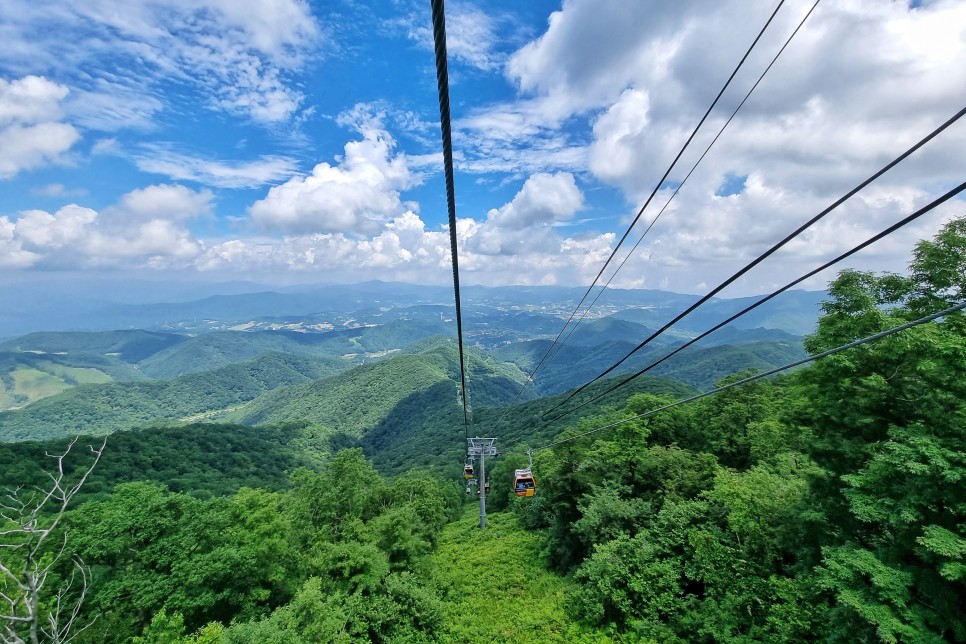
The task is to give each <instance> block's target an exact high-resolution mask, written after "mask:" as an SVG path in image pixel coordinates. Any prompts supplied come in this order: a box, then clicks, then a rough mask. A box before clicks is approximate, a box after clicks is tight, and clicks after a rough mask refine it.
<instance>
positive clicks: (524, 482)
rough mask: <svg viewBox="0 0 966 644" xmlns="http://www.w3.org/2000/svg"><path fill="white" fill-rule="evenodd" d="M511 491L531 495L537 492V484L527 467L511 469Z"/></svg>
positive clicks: (521, 494)
mask: <svg viewBox="0 0 966 644" xmlns="http://www.w3.org/2000/svg"><path fill="white" fill-rule="evenodd" d="M513 491H514V492H515V493H516V495H517V496H533V495H534V494H536V493H537V484H536V482H535V481H534V480H533V472H531V471H530V469H529V468H528V469H525V470H514V471H513Z"/></svg>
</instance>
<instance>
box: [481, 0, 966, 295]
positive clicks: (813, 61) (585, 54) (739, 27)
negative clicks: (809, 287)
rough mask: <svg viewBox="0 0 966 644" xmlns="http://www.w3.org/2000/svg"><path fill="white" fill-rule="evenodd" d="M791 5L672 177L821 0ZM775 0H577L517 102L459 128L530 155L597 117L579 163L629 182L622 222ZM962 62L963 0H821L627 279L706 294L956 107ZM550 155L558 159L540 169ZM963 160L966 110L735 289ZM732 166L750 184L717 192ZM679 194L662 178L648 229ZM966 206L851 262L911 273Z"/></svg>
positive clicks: (858, 235) (837, 247) (854, 234)
mask: <svg viewBox="0 0 966 644" xmlns="http://www.w3.org/2000/svg"><path fill="white" fill-rule="evenodd" d="M786 5H787V6H786V7H784V8H783V9H782V11H781V12H780V13H779V15H778V17H777V19H776V21H775V23H774V25H773V26H772V27H771V28H770V29H769V32H768V33H767V34H766V36H765V38H764V39H763V40H762V42H761V44H760V46H759V47H758V48H757V49H756V51H755V52H754V53H753V55H752V56H751V57H750V58H749V61H748V63H747V64H746V67H745V69H744V70H743V71H742V72H741V73H740V74H739V75H738V76H737V78H736V80H735V82H734V85H733V87H732V88H731V89H730V90H729V92H728V93H727V94H726V95H725V96H724V99H723V101H722V104H721V106H720V107H719V109H718V110H717V111H716V112H715V113H714V114H713V115H712V117H711V118H710V119H709V121H708V123H707V124H706V126H705V129H704V130H702V132H701V133H699V136H698V137H697V139H696V140H695V142H694V144H693V148H692V149H690V150H689V151H688V152H687V153H686V154H685V156H684V157H683V158H682V160H681V162H680V164H679V165H678V166H677V169H676V170H675V171H674V172H673V173H672V175H671V177H670V179H671V180H676V181H680V180H681V179H682V178H683V177H684V174H685V173H686V171H687V170H688V169H689V168H690V167H691V164H692V163H693V162H694V161H695V160H696V159H697V157H698V155H699V154H700V152H701V151H703V149H704V147H705V146H706V145H707V143H708V142H709V141H710V140H711V137H712V136H713V134H714V132H716V131H717V130H718V128H719V127H720V126H721V125H722V124H723V122H724V119H725V118H726V116H727V114H729V113H730V110H731V109H733V108H734V106H735V105H737V102H738V100H739V99H740V97H741V96H743V94H744V92H745V91H747V89H748V88H749V87H750V86H751V84H752V83H753V82H754V80H755V79H756V78H757V76H758V74H759V73H760V72H761V70H763V69H764V67H765V65H766V64H767V63H768V61H769V60H770V58H771V56H772V55H773V53H774V52H775V51H777V49H778V48H779V47H780V45H781V43H782V42H783V41H784V39H785V38H786V37H787V35H788V34H789V33H791V31H792V29H793V28H794V26H795V25H796V24H797V22H798V21H799V20H800V19H801V17H802V16H803V15H804V14H805V12H806V10H807V8H808V6H810V5H811V2H799V3H792V4H789V3H786ZM771 9H772V7H771V6H767V5H766V4H764V3H760V2H755V3H748V2H742V1H738V0H733V1H729V2H723V3H704V2H693V3H683V4H682V3H674V4H673V5H672V4H654V3H626V2H619V1H618V0H603V1H597V0H593V1H591V0H568V1H566V2H564V3H563V7H562V9H561V11H559V12H556V13H554V14H553V16H552V17H551V20H550V25H549V28H548V30H547V32H546V33H545V34H544V35H542V36H541V37H540V38H538V39H536V40H534V41H533V42H531V43H530V44H528V45H527V46H525V47H523V48H521V49H520V50H519V51H518V52H517V53H516V54H514V55H513V56H512V57H511V59H510V61H509V63H508V68H507V69H508V75H509V77H510V79H511V80H513V81H514V82H515V83H516V84H517V86H518V88H519V90H520V95H519V99H518V100H517V101H516V102H510V103H501V104H499V105H492V106H490V107H488V108H484V109H480V110H478V111H477V112H476V113H474V114H473V115H472V116H471V118H470V119H468V120H467V122H466V125H467V126H468V127H471V128H473V132H474V133H475V134H476V135H477V136H478V137H481V138H484V139H489V140H490V141H491V143H490V145H493V146H494V147H495V146H498V145H502V146H503V147H504V148H505V149H507V150H509V152H510V155H512V154H514V153H516V152H517V150H518V148H517V144H518V142H520V143H519V144H520V145H521V146H522V148H523V151H524V152H525V151H526V148H528V147H529V146H530V145H531V144H532V143H531V142H532V141H533V140H535V139H537V140H539V139H545V138H547V137H548V136H554V135H556V136H559V137H561V140H564V141H568V140H571V141H572V139H567V138H566V137H567V136H568V135H569V136H572V134H571V133H572V132H574V131H577V130H579V128H580V126H581V124H582V123H584V122H589V123H590V124H591V125H592V127H593V136H592V139H591V140H590V141H589V146H588V147H587V150H586V156H585V159H586V160H587V165H586V166H585V167H586V168H587V169H588V170H589V171H590V172H591V173H592V174H593V176H594V177H595V178H597V179H599V180H601V181H603V182H605V183H607V184H610V185H613V186H615V187H617V188H619V189H620V190H621V191H622V192H623V194H624V196H625V198H626V200H627V203H628V213H627V214H628V219H627V221H629V215H630V214H632V213H636V211H637V208H638V207H639V206H640V205H641V204H643V202H644V200H645V198H646V197H647V196H648V195H649V194H650V192H651V190H652V189H653V187H654V185H655V183H656V182H657V181H658V179H659V178H660V176H661V174H663V172H664V170H665V169H666V167H667V165H668V164H669V163H670V162H671V160H672V159H673V158H674V155H675V154H676V153H677V152H678V149H679V148H680V146H681V145H682V144H683V143H684V141H685V140H686V139H687V137H688V135H689V134H690V132H691V129H692V128H693V127H694V125H696V124H697V122H698V119H699V118H700V116H701V114H702V113H703V111H704V110H705V109H706V108H707V106H708V104H710V101H711V100H712V98H713V97H714V94H715V93H716V92H717V90H718V88H719V87H720V86H721V84H722V83H723V82H724V80H725V79H726V78H727V76H728V74H729V73H730V71H731V68H732V67H733V66H734V65H735V63H736V62H737V61H738V59H739V58H740V57H741V55H742V54H743V52H744V49H746V48H747V46H748V44H749V43H750V42H751V40H752V38H753V37H754V35H755V34H756V33H757V31H758V29H760V26H761V25H762V24H764V21H765V19H766V17H767V15H768V13H770V11H771ZM883 43H888V46H883ZM964 60H966V4H963V3H962V2H955V1H949V0H947V1H940V2H936V3H931V4H930V5H929V6H926V7H921V8H918V9H910V8H909V7H908V5H907V4H906V3H875V2H862V1H860V0H854V1H849V2H843V3H834V4H822V5H820V6H819V7H818V9H817V10H816V11H815V13H814V14H813V15H812V17H811V18H810V19H809V21H808V22H807V23H806V25H805V27H804V28H803V29H802V31H801V32H800V34H799V35H798V36H797V37H796V39H795V40H794V41H793V42H792V44H791V45H790V47H789V48H788V50H787V51H786V52H785V54H784V55H783V58H782V59H781V60H780V61H779V63H778V64H777V65H776V67H775V68H774V69H773V70H772V71H771V72H770V74H769V76H768V77H767V78H766V79H765V81H764V82H763V83H762V84H761V86H760V87H759V88H758V89H757V90H756V93H755V94H754V95H753V96H752V98H751V99H750V100H749V102H748V103H747V104H746V105H745V107H744V108H743V109H742V111H741V112H740V113H739V116H738V117H737V118H736V119H735V121H734V122H733V123H732V124H731V125H730V126H729V129H728V130H727V132H726V133H725V135H724V136H723V137H722V138H721V140H720V141H719V142H718V143H717V144H716V147H715V149H713V150H712V152H711V153H710V154H709V155H708V157H707V158H706V159H705V161H704V162H703V164H702V166H701V167H700V168H699V169H698V171H696V172H695V174H694V175H693V176H692V177H691V178H690V179H689V181H688V184H687V185H686V186H685V187H684V189H683V190H682V192H681V193H680V195H679V196H678V197H677V198H676V201H675V203H673V204H672V205H671V207H669V208H668V211H667V212H666V213H665V215H664V216H663V217H662V219H661V221H660V222H659V223H658V224H657V225H656V226H655V227H654V229H653V230H652V231H651V233H650V234H649V237H648V239H647V240H646V242H645V243H644V245H643V247H642V250H641V256H640V257H638V258H635V259H632V260H631V262H629V264H628V267H627V268H626V269H625V274H622V276H621V277H620V278H618V281H617V283H618V284H626V285H629V284H631V283H633V284H635V285H641V283H642V282H641V280H642V279H643V280H646V281H647V282H648V283H649V284H652V285H657V284H660V283H662V282H663V283H665V284H668V285H669V286H670V287H671V288H676V289H679V290H684V291H695V290H699V288H698V285H699V284H701V283H702V282H709V283H710V282H711V281H712V280H713V279H714V277H719V276H720V277H723V276H724V275H725V274H726V273H725V272H724V271H731V270H734V269H736V268H738V267H739V266H740V265H741V264H743V263H744V262H745V261H747V259H748V258H750V257H752V256H754V255H755V254H757V253H758V252H760V251H761V250H763V249H764V248H766V247H767V246H768V245H770V244H771V243H773V242H775V241H778V240H779V239H780V238H781V237H783V236H784V235H785V234H786V233H788V232H790V231H791V230H793V229H794V228H795V227H796V226H798V225H799V224H800V223H802V222H804V221H805V220H807V219H808V218H809V217H811V216H812V215H814V214H816V213H817V212H818V211H820V210H821V209H822V208H823V207H825V206H827V205H828V204H829V203H831V202H832V201H834V199H835V198H837V197H838V196H840V195H842V194H843V193H845V192H846V191H847V190H849V189H850V188H852V187H853V186H854V185H856V184H857V183H858V182H859V181H861V180H862V179H864V178H865V177H867V176H868V175H871V174H872V173H873V172H875V171H876V170H878V169H879V168H880V167H881V166H883V165H884V164H885V163H886V162H888V161H889V160H891V159H892V158H893V157H895V156H897V155H898V154H899V153H901V152H903V151H904V150H905V149H906V148H907V147H908V146H910V145H911V144H912V143H914V142H915V141H916V140H917V139H918V138H920V137H921V136H923V135H925V134H926V133H928V132H929V131H930V130H931V129H933V128H934V127H936V126H937V125H939V124H940V123H941V122H943V121H944V120H946V119H947V118H949V117H950V116H951V115H952V114H953V113H955V112H956V110H957V109H959V108H961V107H962V92H961V88H962V87H964V86H966V65H963V61H964ZM479 145H480V148H481V149H482V148H483V147H484V146H485V145H487V144H486V143H480V144H479ZM510 155H508V156H510ZM510 158H512V156H510ZM554 163H555V160H554V159H553V158H552V157H548V160H547V165H546V166H544V167H547V168H553V167H557V166H555V165H554ZM964 164H966V123H962V124H957V125H956V126H954V127H953V128H951V129H950V130H949V131H947V132H946V133H945V134H943V135H941V137H940V138H939V139H937V140H936V141H934V142H933V143H930V144H929V146H928V147H927V148H926V149H924V150H922V151H921V152H920V153H917V155H915V156H914V157H913V158H911V159H909V160H908V161H907V162H905V163H904V164H903V165H902V166H901V167H900V168H897V169H896V170H895V171H893V172H891V173H890V174H889V175H887V176H886V177H883V178H882V179H880V180H879V181H878V182H877V184H876V187H875V188H874V189H873V191H871V192H869V193H864V196H863V197H862V198H857V199H855V200H854V201H855V203H850V204H849V205H848V206H847V207H843V208H841V209H840V211H837V212H836V213H834V214H833V215H830V216H829V217H828V221H827V222H824V223H822V224H821V225H819V226H817V227H816V228H815V230H812V231H810V232H809V233H808V234H807V235H806V236H804V237H803V238H802V240H800V241H798V242H796V243H795V244H792V245H791V246H790V247H789V248H788V249H787V250H786V251H784V252H783V253H781V256H780V257H776V258H774V259H773V260H770V262H769V264H768V265H766V266H763V267H762V269H761V271H759V272H758V273H757V274H756V275H755V276H754V277H752V278H750V279H749V280H748V281H746V282H745V283H744V284H743V285H742V286H741V288H745V289H747V288H754V289H755V290H757V287H755V286H750V285H752V284H755V283H758V284H762V283H766V284H771V283H772V282H777V281H778V280H781V279H790V278H791V277H794V276H795V275H796V274H798V273H799V272H805V271H806V270H808V269H809V268H811V266H812V265H814V264H816V263H818V260H819V259H824V258H827V257H828V256H829V255H832V254H835V253H837V252H841V251H842V250H845V249H846V248H847V247H848V246H850V245H852V244H854V243H857V242H859V241H862V240H864V239H865V238H866V237H869V236H871V235H872V234H874V233H875V232H878V230H880V229H882V228H884V227H886V226H887V225H888V224H890V223H892V222H893V221H895V220H896V219H899V218H901V217H902V216H904V215H906V214H909V212H911V210H912V209H914V208H915V207H918V206H921V205H923V204H924V203H926V202H927V201H928V200H929V199H930V198H932V197H935V196H936V195H937V194H938V193H939V192H940V191H941V189H942V187H943V186H946V187H948V186H949V185H951V184H955V183H958V182H959V181H961V180H962V177H961V176H960V175H959V174H957V172H958V168H961V167H964ZM728 174H731V175H737V176H747V177H748V179H747V182H746V186H745V189H744V191H743V192H741V193H740V194H737V195H733V196H731V197H718V196H716V195H715V191H716V190H717V188H718V187H719V186H720V185H721V183H722V181H723V180H724V177H725V176H726V175H728ZM872 194H875V195H877V198H875V199H873V198H870V197H869V196H868V195H872ZM882 195H890V196H891V197H890V198H881V196H882ZM669 196H670V191H662V193H661V194H660V195H659V197H658V199H656V200H655V202H654V203H653V204H652V206H651V207H650V208H649V209H648V211H647V213H645V216H644V217H643V222H642V225H641V229H643V223H646V222H648V221H650V219H652V218H653V217H654V216H655V215H656V214H657V212H658V210H659V209H660V207H661V206H662V205H663V203H664V202H665V201H666V199H667V198H668V197H669ZM900 197H901V198H900ZM960 203H961V202H960ZM955 210H956V205H955V204H954V205H949V206H947V207H945V208H944V209H942V212H940V213H937V214H936V215H935V216H931V217H929V218H927V219H926V220H925V223H923V224H921V225H918V226H914V227H910V229H909V230H907V231H904V232H903V233H902V234H901V235H897V236H896V237H895V238H893V239H890V241H889V242H888V243H883V244H881V245H879V246H878V247H877V250H874V251H870V252H869V253H866V254H864V255H863V257H864V258H867V259H859V260H856V261H857V262H858V263H860V264H862V263H863V262H865V263H864V264H863V265H864V266H866V267H870V266H871V267H875V268H878V269H887V270H901V269H902V268H903V266H904V264H905V262H906V260H907V258H908V254H907V253H908V249H909V247H910V246H911V245H912V243H914V240H915V239H918V238H921V237H925V236H929V235H930V234H932V232H934V230H935V227H936V226H938V225H939V223H940V222H941V221H942V220H943V219H944V218H948V217H949V216H950V213H951V212H953V211H955ZM960 210H961V208H960ZM873 259H874V260H875V261H874V262H873ZM875 262H878V263H877V264H876V263H875ZM709 276H714V277H709ZM813 285H814V286H820V285H821V284H820V283H815V284H813Z"/></svg>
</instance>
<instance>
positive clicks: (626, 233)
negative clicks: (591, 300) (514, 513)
mask: <svg viewBox="0 0 966 644" xmlns="http://www.w3.org/2000/svg"><path fill="white" fill-rule="evenodd" d="M431 1H432V2H433V12H434V15H435V11H436V9H435V8H436V3H437V2H439V3H440V4H442V0H431ZM783 4H785V0H779V2H778V5H777V6H776V7H775V10H774V11H772V13H771V15H770V16H769V17H768V20H767V21H766V22H765V25H764V26H763V27H762V28H761V30H760V31H759V32H758V35H757V36H756V37H755V40H754V41H753V42H752V43H751V46H749V47H748V50H747V51H746V52H745V55H744V56H742V57H741V60H740V61H738V65H737V66H736V67H735V68H734V71H732V72H731V75H730V76H729V77H728V80H727V81H725V84H724V85H723V86H722V87H721V89H720V90H719V91H718V95H717V96H715V98H714V101H712V102H711V105H710V106H709V107H708V109H707V110H706V111H705V113H704V116H702V117H701V120H700V121H698V124H697V125H696V126H695V127H694V130H693V131H692V132H691V135H690V136H689V137H688V139H687V141H685V142H684V145H683V146H681V149H680V151H678V153H677V156H675V157H674V160H673V161H671V165H669V166H668V168H667V170H666V171H665V172H664V175H663V176H661V179H660V180H659V181H658V182H657V184H656V185H655V186H654V189H653V190H652V191H651V194H650V195H649V196H648V198H647V200H646V201H645V202H644V205H643V206H641V208H640V210H638V211H637V215H636V216H635V217H634V220H633V221H632V222H631V225H630V226H628V227H627V230H625V231H624V234H623V235H622V236H621V238H620V241H618V242H617V245H616V246H614V250H613V251H611V253H610V256H609V257H608V258H607V261H605V262H604V265H603V266H601V268H600V271H599V272H598V273H597V277H595V278H594V281H593V282H591V284H590V286H588V287H587V291H586V292H585V293H584V295H583V297H581V298H580V301H579V302H578V303H577V306H576V307H575V308H574V310H573V312H572V313H571V314H570V317H569V318H568V319H567V322H565V323H564V325H563V328H561V329H560V332H559V333H558V334H557V337H556V338H554V340H553V342H551V343H550V346H549V347H547V351H546V352H545V353H544V354H543V357H542V358H540V361H539V362H538V363H537V366H536V367H534V369H533V371H532V372H530V374H529V375H528V376H527V380H526V381H525V382H524V384H523V387H522V388H521V389H520V391H519V392H517V395H516V396H515V397H514V398H513V400H512V401H511V402H510V404H509V405H508V406H507V409H509V408H510V407H512V406H513V404H514V403H516V401H517V400H518V399H519V398H520V396H521V395H522V394H523V392H524V391H525V390H526V388H527V386H529V384H530V382H532V381H533V377H534V375H535V374H536V373H537V371H538V370H539V369H540V367H541V365H543V363H544V361H545V360H546V359H547V356H548V355H549V354H550V352H551V351H552V350H553V348H554V346H555V345H556V344H557V341H558V340H560V337H561V336H562V335H563V333H564V331H565V330H566V329H567V326H568V325H569V324H570V323H571V322H572V321H573V319H574V316H575V315H576V314H577V311H579V310H580V307H581V306H583V304H584V302H585V301H586V300H587V296H588V295H590V292H591V291H593V290H594V287H595V286H596V285H597V282H598V281H599V280H600V278H601V276H602V275H603V274H604V271H605V270H606V269H607V267H608V266H609V265H610V263H611V261H613V259H614V257H615V256H616V255H617V251H618V250H620V247H621V245H622V244H623V243H624V241H625V240H626V239H627V237H628V236H629V235H630V234H631V230H633V229H634V226H636V225H637V222H638V220H640V218H641V216H642V215H643V214H644V211H645V210H646V209H647V207H648V206H649V205H650V203H651V200H652V199H654V196H655V195H656V194H657V193H658V190H660V189H661V186H662V185H663V184H664V181H665V180H666V179H667V178H668V175H670V174H671V171H672V170H673V169H674V166H675V165H676V164H677V162H678V160H680V158H681V156H682V155H683V154H684V151H685V150H687V148H688V146H689V145H690V144H691V141H692V140H694V137H695V136H696V135H697V134H698V130H700V129H701V126H702V125H704V122H705V121H706V120H707V118H708V116H709V115H710V114H711V111H712V110H713V109H714V108H715V106H716V105H717V104H718V101H719V100H720V99H721V96H722V95H723V94H724V93H725V90H727V89H728V87H729V86H730V85H731V81H732V80H734V77H735V76H736V75H737V74H738V71H739V70H740V69H741V67H742V65H744V64H745V61H746V60H747V59H748V56H749V55H750V54H751V52H752V50H754V48H755V47H756V46H757V45H758V41H759V40H761V37H762V36H763V35H764V34H765V30H767V29H768V26H769V25H770V24H771V22H772V20H774V18H775V16H776V15H777V14H778V10H779V9H781V7H782V5H783ZM433 23H434V27H435V19H434V21H433ZM444 46H445V44H444ZM438 47H439V45H438V44H437V50H438ZM438 60H439V55H438V53H437V61H438ZM437 66H438V62H437ZM440 91H441V92H442V90H440ZM441 96H442V94H441ZM440 110H442V98H440ZM648 229H650V226H649V227H648ZM454 243H455V242H454ZM625 261H626V260H625ZM504 415H505V412H504ZM502 419H503V416H501V417H500V418H499V419H498V420H497V423H499V422H500V421H501V420H502Z"/></svg>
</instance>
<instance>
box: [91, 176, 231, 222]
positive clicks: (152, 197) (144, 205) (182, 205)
mask: <svg viewBox="0 0 966 644" xmlns="http://www.w3.org/2000/svg"><path fill="white" fill-rule="evenodd" d="M211 199H212V194H211V191H210V190H199V191H194V190H191V189H189V188H186V187H184V186H177V185H167V184H159V185H154V186H148V187H147V188H140V189H137V190H132V191H131V192H129V193H127V194H126V195H124V196H123V197H121V200H120V201H119V202H118V203H117V204H116V205H114V206H111V207H110V208H106V209H105V210H104V212H103V213H102V217H104V218H105V219H109V220H111V221H117V222H121V223H126V222H128V221H186V220H188V219H195V218H197V217H200V216H202V215H206V214H208V213H209V212H210V211H211Z"/></svg>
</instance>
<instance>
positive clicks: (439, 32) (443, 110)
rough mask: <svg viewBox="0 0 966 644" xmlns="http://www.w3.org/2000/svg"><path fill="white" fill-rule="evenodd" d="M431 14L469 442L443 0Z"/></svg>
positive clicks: (465, 433)
mask: <svg viewBox="0 0 966 644" xmlns="http://www.w3.org/2000/svg"><path fill="white" fill-rule="evenodd" d="M430 4H431V6H432V12H433V43H434V45H435V51H436V87H437V90H438V93H439V125H440V131H441V135H442V139H443V171H444V174H445V177H446V209H447V213H448V215H449V245H450V254H451V255H452V257H453V293H454V295H455V299H456V336H457V340H458V344H459V354H460V392H461V393H462V397H463V437H464V438H465V439H469V414H468V412H467V409H466V407H467V398H466V360H465V358H464V356H463V313H462V310H461V307H460V269H459V259H458V253H457V249H456V189H455V182H454V179H453V139H452V130H451V127H450V112H449V70H448V66H447V63H446V16H445V10H444V7H443V0H430Z"/></svg>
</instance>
